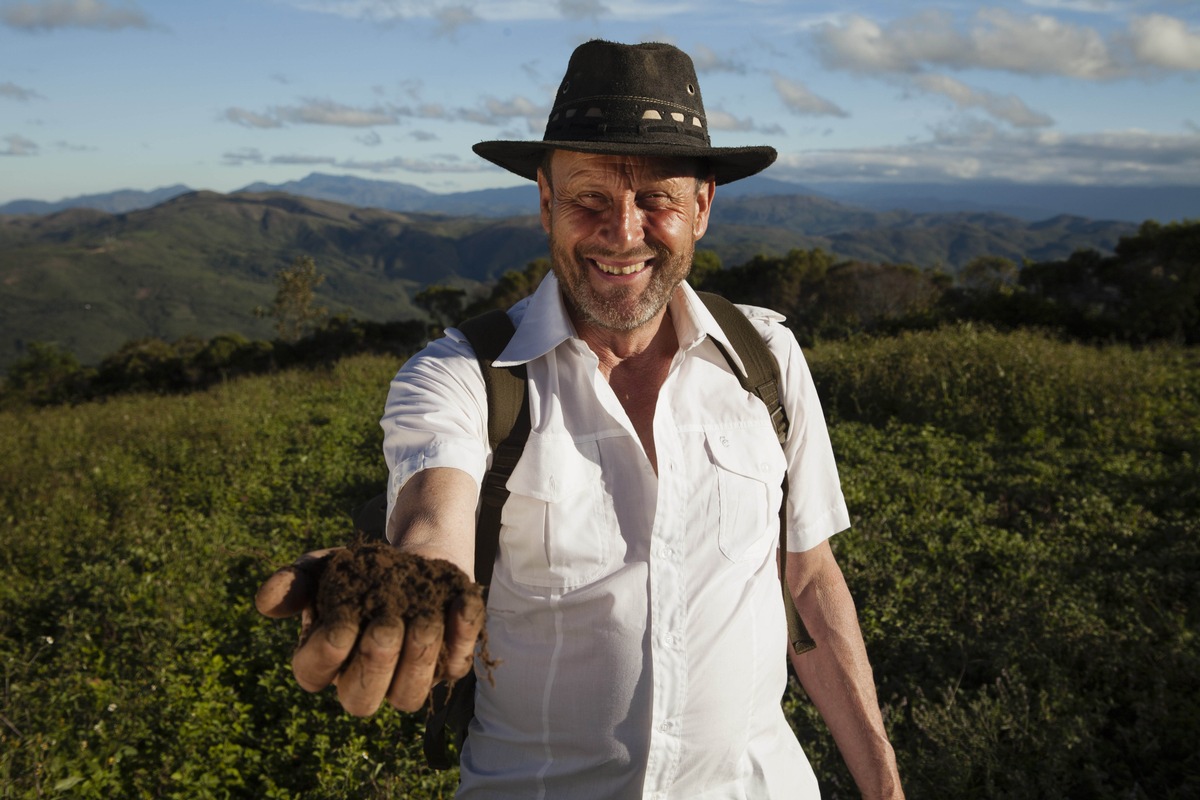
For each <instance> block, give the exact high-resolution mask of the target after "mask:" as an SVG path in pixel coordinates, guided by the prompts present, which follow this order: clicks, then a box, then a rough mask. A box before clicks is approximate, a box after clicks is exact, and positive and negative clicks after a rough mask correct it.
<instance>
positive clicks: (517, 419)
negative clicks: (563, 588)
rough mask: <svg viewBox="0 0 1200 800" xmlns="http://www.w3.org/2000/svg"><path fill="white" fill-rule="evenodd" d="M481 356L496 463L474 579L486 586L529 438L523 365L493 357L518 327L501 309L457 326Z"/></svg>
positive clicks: (485, 493)
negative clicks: (510, 489) (503, 513)
mask: <svg viewBox="0 0 1200 800" xmlns="http://www.w3.org/2000/svg"><path fill="white" fill-rule="evenodd" d="M458 329H459V330H460V331H462V333H463V335H464V336H466V337H467V341H468V342H470V343H471V347H472V348H474V350H475V357H476V358H478V359H479V368H480V370H481V371H482V372H483V386H484V390H485V391H486V393H487V408H488V442H489V444H491V446H492V466H491V468H490V469H489V470H488V471H487V474H485V475H484V477H483V486H482V487H481V489H480V497H479V499H480V507H479V522H478V524H477V525H476V526H475V582H476V583H480V584H483V585H484V586H486V585H487V584H488V583H490V582H491V580H492V566H493V565H494V564H495V562H496V549H497V547H498V546H499V542H500V512H501V510H503V508H504V503H505V501H507V500H508V488H507V486H506V484H507V483H508V478H509V476H510V475H512V471H513V468H514V467H516V465H517V461H519V460H520V458H521V453H522V451H524V449H525V442H526V440H528V439H529V424H530V423H529V392H528V391H526V385H525V377H526V371H525V365H524V364H517V365H515V366H511V367H497V366H495V364H494V363H493V362H495V360H496V359H497V358H499V357H500V353H502V352H503V351H504V348H505V347H507V346H508V342H509V340H510V339H512V336H513V334H514V333H515V332H516V328H514V327H513V323H512V320H511V319H509V318H508V314H507V313H506V312H504V311H502V310H499V309H494V310H492V311H488V312H485V313H483V314H480V315H479V316H477V317H472V318H471V319H469V320H467V321H466V322H464V323H462V324H461V325H459V326H458Z"/></svg>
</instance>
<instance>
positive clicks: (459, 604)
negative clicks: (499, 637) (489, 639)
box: [437, 591, 486, 680]
mask: <svg viewBox="0 0 1200 800" xmlns="http://www.w3.org/2000/svg"><path fill="white" fill-rule="evenodd" d="M485 617H486V614H485V612H484V604H483V594H482V593H481V592H478V591H468V592H466V593H464V594H462V595H460V596H459V598H458V599H457V600H455V601H454V603H453V604H452V605H451V606H450V609H449V610H448V612H447V614H446V674H445V675H439V676H437V677H438V678H448V679H450V680H458V679H459V678H461V677H462V676H464V675H466V674H467V673H468V672H470V671H471V665H472V663H473V662H474V660H475V642H476V641H478V640H479V633H480V631H482V630H483V621H484V618H485Z"/></svg>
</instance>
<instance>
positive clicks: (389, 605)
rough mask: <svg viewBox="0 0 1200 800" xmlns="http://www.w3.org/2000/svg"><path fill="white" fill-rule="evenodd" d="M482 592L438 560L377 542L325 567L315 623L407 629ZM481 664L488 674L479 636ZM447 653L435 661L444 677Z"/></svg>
mask: <svg viewBox="0 0 1200 800" xmlns="http://www.w3.org/2000/svg"><path fill="white" fill-rule="evenodd" d="M482 592H483V588H482V587H481V586H480V585H479V584H477V583H473V582H471V580H470V579H469V578H468V577H467V575H466V573H465V572H463V571H462V570H460V569H459V568H458V567H457V566H455V565H454V564H452V563H450V562H449V561H444V560H442V559H433V558H422V557H421V556H417V555H413V554H411V553H404V552H401V551H400V550H397V549H396V548H395V547H392V546H391V545H389V544H386V543H382V542H364V543H359V544H354V545H351V546H349V547H347V548H345V549H343V550H338V551H336V552H335V553H334V554H333V555H331V556H330V557H329V559H328V560H327V561H326V563H325V565H324V568H323V570H322V572H321V576H320V580H319V581H318V583H317V598H316V618H317V620H318V621H319V622H320V623H322V624H326V623H335V624H336V623H338V622H346V623H351V624H355V625H358V626H359V629H360V630H365V629H366V627H367V626H368V625H370V624H371V623H373V622H376V621H380V620H383V621H391V622H399V621H401V620H403V622H404V624H405V625H406V626H407V625H408V624H409V623H411V622H413V621H414V620H417V619H442V620H444V619H445V617H446V612H447V611H448V610H449V609H450V607H451V604H452V603H454V602H455V601H456V600H457V599H459V598H460V597H462V596H463V595H468V594H475V595H480V594H482ZM481 638H482V641H483V646H482V648H481V660H482V661H483V663H484V665H485V666H487V667H488V668H489V671H490V667H491V666H492V663H493V662H492V661H491V659H490V657H489V656H488V655H487V635H486V632H484V633H482V634H481ZM446 658H447V652H446V647H445V646H444V645H443V647H442V651H441V653H440V655H439V656H438V672H439V673H443V674H444V670H445V666H446Z"/></svg>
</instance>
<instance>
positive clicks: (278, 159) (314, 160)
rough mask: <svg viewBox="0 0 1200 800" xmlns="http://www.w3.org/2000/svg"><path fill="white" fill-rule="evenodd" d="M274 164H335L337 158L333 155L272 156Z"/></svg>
mask: <svg viewBox="0 0 1200 800" xmlns="http://www.w3.org/2000/svg"><path fill="white" fill-rule="evenodd" d="M271 163H272V164H299V165H307V166H319V165H335V164H337V159H336V158H333V157H332V156H298V155H285V156H271Z"/></svg>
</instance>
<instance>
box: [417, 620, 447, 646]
mask: <svg viewBox="0 0 1200 800" xmlns="http://www.w3.org/2000/svg"><path fill="white" fill-rule="evenodd" d="M441 635H442V631H441V629H440V628H439V626H438V625H437V623H436V622H435V621H434V620H431V619H428V618H425V619H417V620H413V639H414V640H415V641H416V642H417V644H421V645H426V644H433V643H434V642H435V641H437V640H438V639H439V638H440V637H441Z"/></svg>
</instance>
